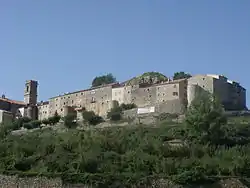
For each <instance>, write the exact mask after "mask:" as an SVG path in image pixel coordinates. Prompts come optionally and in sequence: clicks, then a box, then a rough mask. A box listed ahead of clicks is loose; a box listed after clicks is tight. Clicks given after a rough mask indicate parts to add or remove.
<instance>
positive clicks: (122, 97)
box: [0, 72, 246, 122]
mask: <svg viewBox="0 0 250 188" xmlns="http://www.w3.org/2000/svg"><path fill="white" fill-rule="evenodd" d="M37 87H38V82H37V81H34V80H28V81H26V83H25V91H24V102H21V101H15V100H10V99H8V98H6V97H5V96H2V98H0V122H2V121H4V119H5V120H6V119H11V118H13V117H17V116H27V117H29V118H31V119H33V120H35V119H39V120H43V119H46V118H48V117H51V116H53V115H54V114H55V113H58V114H59V115H60V116H62V117H63V116H66V115H67V114H69V113H70V112H76V113H77V114H81V112H82V111H84V110H87V111H93V112H95V113H96V114H98V115H100V116H103V117H105V116H106V114H107V112H109V111H110V109H111V108H112V107H113V105H114V102H118V103H119V104H131V103H133V104H135V105H136V106H137V107H138V108H146V107H153V110H155V111H164V112H166V113H179V114H180V113H182V111H183V108H187V106H188V105H190V103H191V102H192V100H193V99H194V98H195V96H196V94H197V92H198V90H200V89H202V90H205V91H208V92H209V93H212V94H215V95H217V96H218V97H219V98H220V100H221V102H222V104H223V105H224V108H225V109H226V110H245V109H246V89H245V88H244V87H242V86H241V85H240V84H239V83H237V82H235V81H230V80H229V79H227V78H226V77H225V76H222V75H212V74H207V75H194V76H191V75H190V76H186V77H184V78H182V77H180V78H175V79H171V78H168V77H166V76H164V75H162V74H160V73H155V72H150V73H144V74H143V75H141V76H137V77H134V78H132V79H130V80H128V81H125V82H122V83H118V82H114V83H109V84H102V85H97V86H93V87H91V88H89V89H85V90H80V91H74V92H70V93H65V94H63V95H59V96H55V97H52V98H50V99H49V100H48V101H45V102H43V101H42V102H37V95H38V93H37Z"/></svg>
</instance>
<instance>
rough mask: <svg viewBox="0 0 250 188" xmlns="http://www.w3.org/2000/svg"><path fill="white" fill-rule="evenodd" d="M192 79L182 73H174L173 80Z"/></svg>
mask: <svg viewBox="0 0 250 188" xmlns="http://www.w3.org/2000/svg"><path fill="white" fill-rule="evenodd" d="M190 77H192V76H191V74H188V73H185V72H183V71H181V72H176V73H174V76H173V80H178V79H183V78H190Z"/></svg>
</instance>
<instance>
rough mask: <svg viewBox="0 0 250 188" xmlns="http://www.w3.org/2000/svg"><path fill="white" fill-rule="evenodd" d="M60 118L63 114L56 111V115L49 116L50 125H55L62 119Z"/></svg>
mask: <svg viewBox="0 0 250 188" xmlns="http://www.w3.org/2000/svg"><path fill="white" fill-rule="evenodd" d="M60 119H61V116H59V115H58V113H57V112H55V114H54V116H52V117H49V118H48V121H49V124H50V125H55V124H57V123H58V122H59V121H60Z"/></svg>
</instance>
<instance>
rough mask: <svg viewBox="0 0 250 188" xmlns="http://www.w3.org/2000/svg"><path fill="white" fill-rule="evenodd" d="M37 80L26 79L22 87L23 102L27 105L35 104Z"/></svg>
mask: <svg viewBox="0 0 250 188" xmlns="http://www.w3.org/2000/svg"><path fill="white" fill-rule="evenodd" d="M37 85H38V83H37V81H34V80H27V81H26V83H25V89H24V102H25V103H26V104H28V105H36V104H37Z"/></svg>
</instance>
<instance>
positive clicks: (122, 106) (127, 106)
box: [120, 103, 137, 110]
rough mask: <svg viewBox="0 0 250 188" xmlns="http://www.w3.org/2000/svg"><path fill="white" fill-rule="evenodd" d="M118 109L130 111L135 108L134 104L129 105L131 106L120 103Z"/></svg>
mask: <svg viewBox="0 0 250 188" xmlns="http://www.w3.org/2000/svg"><path fill="white" fill-rule="evenodd" d="M120 107H121V108H122V110H130V109H133V108H137V106H136V104H134V103H131V104H124V103H122V104H121V105H120Z"/></svg>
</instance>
